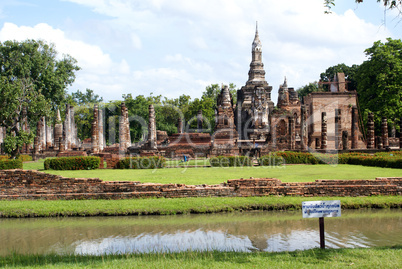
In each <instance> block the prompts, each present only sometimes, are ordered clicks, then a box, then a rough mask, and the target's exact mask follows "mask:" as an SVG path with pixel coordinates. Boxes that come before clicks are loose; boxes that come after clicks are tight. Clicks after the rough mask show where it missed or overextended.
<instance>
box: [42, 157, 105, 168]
mask: <svg viewBox="0 0 402 269" xmlns="http://www.w3.org/2000/svg"><path fill="white" fill-rule="evenodd" d="M99 165H100V158H99V157H95V156H90V157H82V156H80V157H61V158H51V159H46V160H45V163H44V166H45V170H49V169H53V170H91V169H97V168H99Z"/></svg>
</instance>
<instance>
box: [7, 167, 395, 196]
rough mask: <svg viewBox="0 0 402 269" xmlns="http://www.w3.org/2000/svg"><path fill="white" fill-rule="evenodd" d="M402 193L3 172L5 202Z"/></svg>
mask: <svg viewBox="0 0 402 269" xmlns="http://www.w3.org/2000/svg"><path fill="white" fill-rule="evenodd" d="M268 195H281V196H306V197H310V196H370V195H402V177H398V178H377V179H376V180H316V181H315V182H305V183H283V182H281V181H280V180H279V179H274V178H258V179H253V178H250V179H232V180H228V181H227V182H226V183H222V184H218V185H184V184H153V183H140V182H138V181H102V180H100V179H98V178H64V177H61V176H57V175H51V174H46V173H43V172H38V171H33V170H19V169H16V170H2V171H0V200H16V199H20V200H35V199H46V200H57V199H65V200H69V199H126V198H148V197H166V198H185V197H209V196H214V197H247V196H268Z"/></svg>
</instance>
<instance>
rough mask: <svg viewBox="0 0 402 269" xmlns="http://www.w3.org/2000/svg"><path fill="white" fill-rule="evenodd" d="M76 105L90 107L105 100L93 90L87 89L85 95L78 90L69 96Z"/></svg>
mask: <svg viewBox="0 0 402 269" xmlns="http://www.w3.org/2000/svg"><path fill="white" fill-rule="evenodd" d="M69 98H70V99H71V101H72V102H73V104H74V105H80V106H81V105H90V104H97V103H101V102H103V98H102V97H99V95H97V94H95V93H94V91H93V90H91V89H88V88H87V89H86V90H85V93H83V92H81V91H80V90H77V91H76V92H73V93H71V96H69Z"/></svg>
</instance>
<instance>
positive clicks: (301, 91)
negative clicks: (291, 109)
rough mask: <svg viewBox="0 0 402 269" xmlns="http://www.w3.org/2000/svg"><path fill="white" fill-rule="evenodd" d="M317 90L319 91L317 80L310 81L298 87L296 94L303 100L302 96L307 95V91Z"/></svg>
mask: <svg viewBox="0 0 402 269" xmlns="http://www.w3.org/2000/svg"><path fill="white" fill-rule="evenodd" d="M318 91H319V88H318V82H310V83H309V84H307V85H305V86H303V87H300V88H298V89H297V94H298V95H299V98H300V100H303V97H305V96H307V95H309V93H312V92H318Z"/></svg>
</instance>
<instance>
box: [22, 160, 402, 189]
mask: <svg viewBox="0 0 402 269" xmlns="http://www.w3.org/2000/svg"><path fill="white" fill-rule="evenodd" d="M199 161H201V160H199ZM24 169H34V170H43V160H41V161H38V162H28V163H24ZM45 172H46V173H50V174H56V175H61V176H64V177H76V178H100V179H102V180H108V181H116V180H124V181H125V180H130V181H141V182H143V183H145V182H153V183H180V184H187V185H198V184H219V183H223V182H225V181H227V180H228V179H239V178H250V177H254V178H266V177H268V178H278V179H280V180H282V181H283V182H309V181H310V182H311V181H314V180H316V179H375V178H376V177H398V176H401V175H402V170H401V169H394V168H381V167H368V166H360V165H346V164H340V165H336V166H332V165H323V164H320V165H286V166H274V167H269V166H265V167H261V166H254V167H227V168H226V167H219V168H218V167H196V168H186V167H180V168H165V169H138V170H120V169H97V170H85V171H84V170H79V171H56V170H47V171H45Z"/></svg>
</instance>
